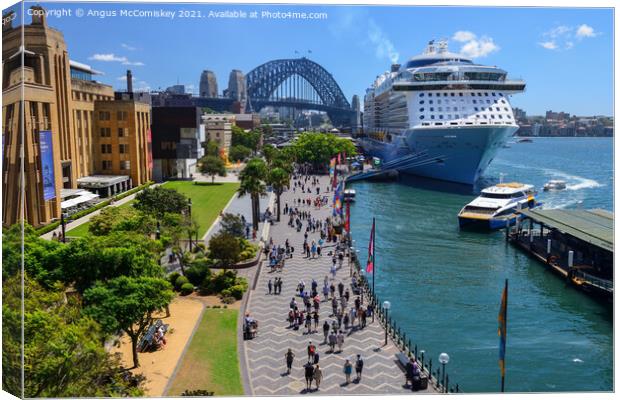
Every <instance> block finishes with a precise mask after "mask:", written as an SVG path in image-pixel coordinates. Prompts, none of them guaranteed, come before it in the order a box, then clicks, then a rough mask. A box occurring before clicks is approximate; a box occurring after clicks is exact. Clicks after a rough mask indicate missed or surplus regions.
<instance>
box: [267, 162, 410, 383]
mask: <svg viewBox="0 0 620 400" xmlns="http://www.w3.org/2000/svg"><path fill="white" fill-rule="evenodd" d="M290 188H291V189H292V191H293V192H294V193H299V194H300V196H297V197H296V198H295V199H294V200H293V202H292V203H293V204H292V205H289V203H288V202H287V203H285V206H284V209H283V212H284V215H288V217H289V218H288V227H290V228H291V229H294V230H295V232H297V233H300V234H301V232H303V245H302V249H301V253H302V255H301V256H300V257H303V258H304V259H306V260H308V262H310V261H311V260H318V259H321V258H324V257H331V263H329V264H328V265H330V267H329V271H325V270H320V269H319V267H317V268H316V269H315V270H313V272H314V273H315V274H320V275H322V276H323V278H322V279H318V280H317V279H316V278H315V277H313V278H311V280H310V282H306V281H305V280H304V279H299V280H298V282H297V287H296V290H295V296H293V297H292V298H291V300H290V302H289V304H288V309H287V311H286V314H285V315H286V316H285V318H286V320H287V322H288V329H290V330H291V332H299V333H298V334H301V335H307V336H310V335H314V334H317V333H322V334H323V337H322V342H321V343H318V342H317V341H314V340H312V339H314V337H313V338H312V339H310V338H309V340H308V342H307V343H308V344H307V347H306V354H307V358H301V359H300V358H299V357H296V354H295V351H298V352H299V351H300V350H301V349H297V350H295V349H293V348H288V349H287V351H286V352H285V354H284V358H285V364H286V373H287V374H291V371H292V369H293V368H294V362H295V360H296V359H297V360H299V361H300V362H301V366H302V368H303V370H304V376H305V380H306V391H311V390H313V389H312V386H313V383H314V385H315V387H316V389H315V390H319V388H320V385H321V381H322V379H323V370H322V369H321V367H320V364H319V361H320V358H321V351H320V349H319V347H320V346H325V347H324V348H325V351H324V353H325V356H326V357H328V355H330V354H339V353H343V351H344V350H345V349H346V346H345V342H346V338H347V337H348V336H349V335H350V334H351V333H352V332H354V331H358V330H363V329H365V327H366V326H367V324H368V323H369V318H372V317H373V313H374V309H373V307H372V304H364V303H363V301H362V300H363V295H362V293H361V287H360V284H361V280H360V277H359V276H358V275H357V273H352V277H351V282H350V285H345V283H344V282H343V281H342V280H337V279H336V277H337V275H338V271H340V270H341V269H342V268H343V266H344V261H345V259H348V260H349V262H350V259H349V257H350V256H351V254H350V252H349V247H348V246H347V245H346V243H345V242H344V240H343V239H342V238H341V237H340V235H338V234H337V233H336V229H335V227H334V225H336V222H335V221H334V220H333V219H332V218H331V217H326V218H318V217H317V216H316V215H317V214H318V213H317V211H314V210H311V209H309V208H310V207H314V208H315V210H320V209H321V208H322V207H325V206H328V196H327V195H325V194H321V186H320V180H319V179H318V178H317V177H314V176H311V175H302V174H300V173H296V174H295V175H294V176H293V179H292V182H291V185H290ZM325 190H326V192H329V191H330V188H329V187H327V188H325ZM313 212H314V215H313ZM264 251H265V254H266V256H267V257H268V259H269V266H270V272H271V273H278V272H282V271H283V269H284V268H285V263H286V260H288V259H290V258H292V257H293V254H294V252H295V249H294V247H293V246H291V244H290V243H289V239H286V240H285V242H284V243H279V244H276V243H274V241H273V238H271V239H270V240H269V242H268V244H267V245H266V246H265V249H264ZM311 268H312V264H308V269H309V270H310V269H311ZM281 291H282V279H281V277H279V276H278V277H275V278H274V279H272V278H270V279H269V280H268V282H267V293H268V294H270V295H271V294H274V295H278V294H280V293H281ZM322 306H327V307H331V310H330V311H331V312H330V313H329V314H327V313H325V312H324V313H323V318H321V313H320V310H321V307H322ZM326 314H327V316H325V315H326ZM342 368H343V369H342V372H343V374H344V378H345V384H350V383H352V382H360V381H361V379H362V371H363V368H364V360H363V358H362V355H361V354H357V355H356V358H355V359H354V360H353V361H351V360H350V359H349V358H347V359H346V361H345V363H344V365H343V366H342ZM354 369H355V372H356V375H355V380H354V381H352V380H351V377H352V374H353V370H354ZM419 376H420V373H419V368H418V365H417V363H416V362H415V360H411V361H410V362H409V364H408V365H407V366H406V373H405V377H406V383H408V382H411V383H412V387H413V382H414V381H416V380H417V379H419Z"/></svg>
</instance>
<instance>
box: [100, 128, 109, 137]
mask: <svg viewBox="0 0 620 400" xmlns="http://www.w3.org/2000/svg"><path fill="white" fill-rule="evenodd" d="M99 135H100V136H101V137H110V136H112V130H111V129H110V128H99Z"/></svg>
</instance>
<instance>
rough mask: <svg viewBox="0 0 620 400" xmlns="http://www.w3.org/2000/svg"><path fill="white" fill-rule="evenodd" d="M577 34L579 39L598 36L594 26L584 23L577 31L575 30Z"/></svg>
mask: <svg viewBox="0 0 620 400" xmlns="http://www.w3.org/2000/svg"><path fill="white" fill-rule="evenodd" d="M575 36H576V37H577V38H579V39H581V38H586V37H594V36H596V32H594V28H592V27H591V26H590V25H586V24H582V25H579V27H578V28H577V32H575Z"/></svg>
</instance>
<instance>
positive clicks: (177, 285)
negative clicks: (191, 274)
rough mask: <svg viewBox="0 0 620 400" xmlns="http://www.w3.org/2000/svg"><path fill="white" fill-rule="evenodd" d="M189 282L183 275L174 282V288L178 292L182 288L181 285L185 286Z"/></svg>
mask: <svg viewBox="0 0 620 400" xmlns="http://www.w3.org/2000/svg"><path fill="white" fill-rule="evenodd" d="M188 282H189V280H188V279H187V278H186V277H184V276H183V275H180V276H179V277H178V278H177V280H176V281H175V282H174V288H175V289H176V290H177V291H178V290H181V287H183V285H185V284H186V283H188Z"/></svg>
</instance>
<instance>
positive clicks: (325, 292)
mask: <svg viewBox="0 0 620 400" xmlns="http://www.w3.org/2000/svg"><path fill="white" fill-rule="evenodd" d="M327 296H329V287H328V286H327V285H324V286H323V297H325V301H327Z"/></svg>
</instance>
